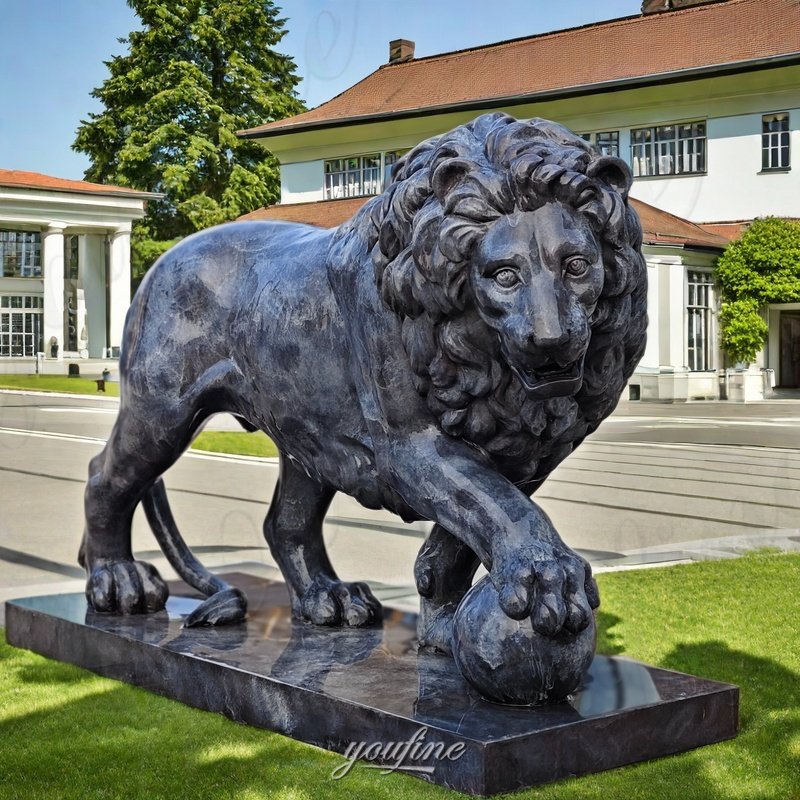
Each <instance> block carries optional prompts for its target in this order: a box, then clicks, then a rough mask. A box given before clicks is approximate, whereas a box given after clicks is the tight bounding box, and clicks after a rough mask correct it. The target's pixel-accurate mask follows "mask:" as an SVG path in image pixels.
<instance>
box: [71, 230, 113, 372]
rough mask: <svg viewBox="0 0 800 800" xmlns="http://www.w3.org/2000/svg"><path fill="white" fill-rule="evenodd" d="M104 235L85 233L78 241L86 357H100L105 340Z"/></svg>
mask: <svg viewBox="0 0 800 800" xmlns="http://www.w3.org/2000/svg"><path fill="white" fill-rule="evenodd" d="M104 239H105V237H104V236H100V235H97V234H87V235H85V236H81V238H80V239H79V240H78V264H79V267H80V280H79V283H78V285H79V286H81V287H82V288H83V296H84V299H85V301H86V332H87V333H88V334H89V358H102V357H103V355H104V353H103V351H104V350H105V348H106V347H107V346H108V343H107V342H106V313H107V311H106V246H105V241H104Z"/></svg>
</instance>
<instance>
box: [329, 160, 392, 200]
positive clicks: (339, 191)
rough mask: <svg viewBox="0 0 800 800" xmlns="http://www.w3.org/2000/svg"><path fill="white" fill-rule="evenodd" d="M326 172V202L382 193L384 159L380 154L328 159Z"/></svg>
mask: <svg viewBox="0 0 800 800" xmlns="http://www.w3.org/2000/svg"><path fill="white" fill-rule="evenodd" d="M375 162H377V163H375ZM324 170H325V185H324V187H323V194H324V197H325V200H338V199H340V198H344V197H368V196H370V195H373V194H379V193H380V191H381V185H382V181H381V175H382V174H383V159H382V157H381V154H380V153H364V154H362V155H355V156H344V157H341V158H330V159H326V160H325V165H324Z"/></svg>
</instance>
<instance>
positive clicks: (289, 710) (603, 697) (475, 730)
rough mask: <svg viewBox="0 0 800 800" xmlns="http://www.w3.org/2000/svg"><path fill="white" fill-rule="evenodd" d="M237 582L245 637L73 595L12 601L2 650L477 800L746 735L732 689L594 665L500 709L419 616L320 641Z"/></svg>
mask: <svg viewBox="0 0 800 800" xmlns="http://www.w3.org/2000/svg"><path fill="white" fill-rule="evenodd" d="M230 580H231V582H232V583H234V584H235V585H238V586H240V587H242V588H243V589H245V591H246V592H247V594H248V598H249V603H250V615H249V619H248V621H247V622H246V623H243V624H241V625H236V626H230V627H225V628H200V629H198V628H193V629H183V628H181V621H182V619H183V618H184V617H185V616H186V615H187V614H189V613H190V612H191V611H192V609H193V608H194V607H195V606H196V605H197V603H198V602H199V601H198V600H197V599H195V598H193V597H191V596H188V594H189V593H185V594H183V595H180V594H178V595H173V596H172V597H171V598H170V600H169V603H168V606H167V610H166V612H161V613H159V614H153V615H149V616H133V617H120V616H111V615H105V614H95V613H93V612H89V611H87V608H86V601H85V599H84V597H83V595H79V594H71V595H59V596H51V597H34V598H27V599H23V600H14V601H11V602H9V603H7V604H6V624H7V638H8V641H9V643H10V644H12V645H15V646H17V647H24V648H27V649H29V650H33V651H34V652H37V653H41V654H42V655H45V656H49V657H51V658H56V659H58V660H60V661H66V662H68V663H71V664H76V665H78V666H80V667H84V668H86V669H89V670H92V671H93V672H96V673H98V674H100V675H105V676H107V677H111V678H116V679H118V680H122V681H125V682H127V683H131V684H134V685H136V686H141V687H144V688H146V689H149V690H151V691H153V692H157V693H158V694H161V695H164V696H166V697H170V698H173V699H175V700H179V701H181V702H183V703H186V704H188V705H191V706H194V707H197V708H202V709H205V710H208V711H216V712H219V713H221V714H225V715H226V716H228V717H230V718H232V719H235V720H237V721H239V722H244V723H247V724H250V725H255V726H258V727H262V728H267V729H269V730H273V731H278V732H280V733H283V734H286V735H287V736H292V737H294V738H295V739H299V740H301V741H304V742H309V743H311V744H314V745H318V746H319V747H323V748H326V749H328V750H333V751H336V752H339V753H348V754H353V753H354V752H356V754H357V755H360V756H362V757H364V756H365V757H366V759H367V760H368V761H370V763H372V764H373V765H375V764H378V763H383V764H388V765H390V766H398V767H399V769H402V770H404V771H408V772H411V773H412V774H415V775H418V776H419V777H422V778H425V779H426V780H430V781H432V782H434V783H438V784H442V785H444V786H448V787H451V788H453V789H458V790H459V791H462V792H466V793H469V794H473V795H491V794H496V793H499V792H508V791H513V790H515V789H522V788H525V787H529V786H533V785H535V784H540V783H545V782H547V781H553V780H557V779H559V778H565V777H568V776H571V775H582V774H586V773H591V772H598V771H600V770H605V769H610V768H612V767H618V766H622V765H624V764H631V763H634V762H637V761H643V760H645V759H650V758H656V757H658V756H664V755H668V754H672V753H678V752H681V751H684V750H689V749H691V748H694V747H698V746H700V745H705V744H711V743H713V742H718V741H722V740H723V739H729V738H731V737H733V736H735V735H736V732H737V726H738V689H737V688H736V687H735V686H730V685H728V684H722V683H717V682H715V681H709V680H704V679H702V678H696V677H694V676H692V675H684V674H681V673H677V672H670V671H668V670H662V669H657V668H654V667H649V666H646V665H644V664H639V663H637V662H634V661H630V660H628V659H624V658H618V657H613V658H609V657H604V656H597V657H596V658H595V660H594V663H593V664H592V667H591V670H590V672H589V675H588V676H587V679H586V681H585V685H584V687H583V688H582V689H581V691H580V692H576V693H575V694H574V695H573V696H572V697H571V698H570V699H569V701H568V702H563V703H560V704H558V705H554V706H547V707H542V708H514V707H508V706H500V705H496V704H494V703H489V702H486V701H484V700H482V699H481V698H480V697H479V696H478V695H477V694H476V693H475V692H474V691H473V690H472V689H471V688H470V687H469V686H467V684H466V683H465V682H464V680H463V679H462V678H461V676H460V674H459V673H458V671H457V669H456V667H455V665H454V663H453V662H452V660H451V659H450V658H449V657H447V656H444V655H437V654H428V653H418V652H416V650H415V647H414V637H415V624H416V617H415V615H413V614H407V613H403V612H400V611H396V610H392V609H387V610H386V615H385V619H384V625H383V628H382V629H381V628H375V629H367V630H329V629H321V628H316V627H313V626H310V625H305V624H302V623H297V622H292V620H291V618H290V614H289V608H288V598H287V594H286V588H285V587H284V586H283V584H280V583H270V582H268V581H262V580H260V579H254V578H252V577H249V576H231V578H230ZM390 743H395V744H394V747H392V746H391V745H390ZM402 743H407V746H405V745H403V744H402ZM404 751H405V752H404ZM401 755H402V759H401V758H400V756H401ZM342 763H343V764H344V763H345V760H344V759H343V761H342ZM376 777H377V776H376ZM342 789H343V791H345V792H346V787H345V786H343V787H342Z"/></svg>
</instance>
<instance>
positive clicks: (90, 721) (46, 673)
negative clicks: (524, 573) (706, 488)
mask: <svg viewBox="0 0 800 800" xmlns="http://www.w3.org/2000/svg"><path fill="white" fill-rule="evenodd" d="M605 616H606V617H607V619H604V620H602V624H601V628H602V630H603V631H605V632H606V633H605V634H604V635H606V634H607V632H608V631H609V630H611V629H613V627H614V625H615V624H616V621H617V620H618V619H619V618H615V617H614V616H613V615H610V614H609V615H605ZM612 643H613V640H612ZM606 652H608V647H607V648H606ZM0 654H2V656H4V657H5V658H4V660H6V659H8V656H9V654H11V658H10V659H8V661H6V665H7V666H8V667H10V668H9V669H8V675H7V676H6V677H7V678H9V679H10V682H11V683H16V685H18V686H20V688H19V689H18V691H20V692H23V693H25V694H27V695H29V699H27V700H26V702H25V703H24V704H20V707H21V708H22V707H24V708H25V709H27V708H34V709H35V708H36V706H37V704H38V703H37V702H36V699H37V698H38V700H39V701H40V702H42V704H43V705H44V706H45V707H44V708H41V709H40V710H32V711H25V712H23V713H21V714H19V715H18V716H13V715H12V716H11V717H10V718H9V719H7V720H6V721H4V722H2V723H0V741H2V742H3V743H4V746H3V747H2V748H0V797H3V798H5V797H16V796H19V797H23V796H24V797H25V798H53V797H59V798H73V797H75V798H95V797H96V798H108V797H121V796H124V797H126V798H139V797H141V798H145V797H146V798H148V800H150V799H151V798H162V797H163V798H183V797H186V798H196V797H204V798H210V799H211V800H213V799H214V798H248V799H249V798H256V797H265V798H277V800H305V798H335V797H343V796H346V797H363V798H379V799H380V798H405V797H408V798H412V797H413V798H418V797H419V798H424V797H445V796H453V793H451V792H447V791H445V790H442V789H439V788H438V787H432V786H429V785H426V784H424V783H422V782H420V781H418V780H416V779H415V778H411V777H408V776H401V775H393V776H380V775H378V774H377V773H375V772H373V771H368V770H365V769H356V770H354V771H353V772H352V773H351V774H350V775H349V776H348V777H347V778H346V779H345V780H344V781H343V782H336V781H333V780H331V778H330V773H331V770H332V769H334V767H335V766H337V765H338V764H339V763H340V762H341V758H340V757H339V756H336V755H335V754H328V753H324V752H323V751H320V750H318V749H317V748H314V747H310V746H307V745H302V744H298V743H296V742H293V741H292V740H290V739H288V738H285V737H282V736H279V735H276V734H271V733H267V732H265V731H261V730H256V729H253V728H248V727H246V726H242V725H236V724H233V723H231V722H229V721H228V720H226V719H224V718H223V717H221V716H219V715H216V714H210V713H205V712H198V711H196V710H193V709H189V708H187V707H185V706H183V705H181V704H179V703H176V702H171V701H166V700H164V699H162V698H159V697H156V696H154V695H152V694H149V693H147V692H144V691H142V690H139V689H136V688H133V687H128V686H123V685H120V684H117V683H115V682H113V681H103V683H104V684H105V685H106V688H107V691H102V688H103V687H102V686H101V687H100V689H101V691H100V692H99V693H93V694H92V695H91V696H85V697H80V698H77V699H73V700H68V699H67V697H66V696H67V695H68V694H69V693H70V691H73V690H74V691H79V690H80V689H81V686H80V684H86V683H89V682H91V681H94V680H99V679H95V678H94V677H93V676H91V675H90V674H89V673H86V672H84V671H82V670H79V669H76V668H74V667H71V666H69V665H65V664H57V663H55V662H51V661H47V660H45V659H42V658H40V657H39V656H35V655H32V654H30V653H24V652H22V651H16V650H13V649H12V648H10V647H8V646H5V645H3V646H2V647H0ZM9 661H10V663H9ZM660 666H663V667H666V668H669V669H676V670H680V671H684V672H690V673H694V674H699V675H702V676H703V677H709V678H714V679H716V680H721V681H727V682H731V683H735V684H737V685H740V686H741V687H742V690H743V694H742V720H743V726H742V732H741V734H740V736H739V738H738V739H736V740H733V741H730V742H725V743H722V744H719V745H715V746H713V747H710V748H702V749H700V750H697V751H694V752H691V753H687V754H683V755H679V756H674V757H670V758H666V759H660V760H657V761H653V762H649V763H646V764H640V765H635V766H632V767H627V768H624V769H619V770H614V771H611V772H608V773H603V774H598V775H593V776H588V777H586V778H582V779H576V780H570V781H564V782H561V783H559V784H554V785H551V786H548V787H542V788H541V789H538V790H531V791H527V792H523V793H521V794H517V795H514V797H518V798H525V797H530V798H549V797H553V798H556V797H560V798H565V799H566V798H570V800H572V798H585V797H597V798H601V797H602V798H609V797H625V798H629V797H630V798H676V800H677V799H678V798H680V800H687V799H688V798H697V799H698V800H700V798H702V800H728V798H730V797H734V796H739V797H747V798H751V797H753V798H755V797H758V798H781V800H786V799H787V798H797V797H800V784H799V783H798V778H797V775H798V774H800V757H799V756H798V750H797V748H796V745H795V749H794V750H792V744H791V743H792V740H793V738H794V739H795V740H796V738H797V736H798V734H799V733H800V719H798V716H797V713H796V712H797V708H798V705H799V704H800V697H799V696H798V695H800V688H799V687H800V677H798V675H796V674H795V673H793V672H791V671H789V670H787V669H785V668H783V667H781V666H780V665H777V664H775V663H773V662H771V661H769V660H768V659H764V658H759V657H757V656H753V655H751V654H749V653H743V652H740V651H736V650H731V649H729V648H728V647H727V646H726V645H725V644H724V643H721V642H715V641H710V642H704V643H694V644H680V645H678V646H676V647H675V648H674V649H673V650H672V651H671V652H670V653H669V654H668V655H667V657H666V658H665V659H663V660H662V663H661V664H660ZM0 696H1V695H0ZM62 697H63V700H64V701H63V702H59V701H60V700H61V698H62ZM48 704H49V705H48ZM792 712H794V713H792Z"/></svg>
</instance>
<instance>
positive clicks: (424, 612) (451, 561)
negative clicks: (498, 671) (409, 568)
mask: <svg viewBox="0 0 800 800" xmlns="http://www.w3.org/2000/svg"><path fill="white" fill-rule="evenodd" d="M479 564H480V560H479V559H478V557H477V556H476V555H475V553H474V552H473V551H472V550H471V549H470V548H469V547H468V546H467V545H465V544H464V543H463V542H462V541H461V540H460V539H457V538H456V537H455V536H453V535H452V534H451V533H450V532H449V531H447V530H445V529H444V528H443V527H442V526H441V525H438V524H437V525H434V526H433V529H432V530H431V532H430V533H429V534H428V538H427V539H426V540H425V543H424V544H423V545H422V547H421V548H420V551H419V555H418V556H417V561H416V563H415V564H414V578H415V579H416V582H417V591H418V592H419V594H420V612H419V619H418V620H417V637H418V639H419V644H420V647H426V648H430V649H434V650H441V651H442V652H445V653H450V652H451V651H452V634H453V615H454V614H455V613H456V609H457V608H458V604H459V603H460V602H461V598H462V597H463V596H464V595H465V594H466V593H467V592H468V591H469V589H470V587H471V586H472V579H473V577H474V576H475V571H476V570H477V568H478V565H479Z"/></svg>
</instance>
